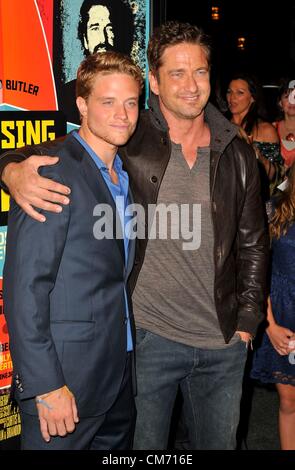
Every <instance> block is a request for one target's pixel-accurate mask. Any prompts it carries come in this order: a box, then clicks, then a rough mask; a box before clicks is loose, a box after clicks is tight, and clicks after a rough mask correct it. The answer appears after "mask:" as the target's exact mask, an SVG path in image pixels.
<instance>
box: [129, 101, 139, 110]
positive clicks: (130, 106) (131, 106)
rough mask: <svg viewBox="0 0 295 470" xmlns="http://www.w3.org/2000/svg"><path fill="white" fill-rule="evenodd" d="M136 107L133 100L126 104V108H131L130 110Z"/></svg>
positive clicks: (135, 102) (136, 103)
mask: <svg viewBox="0 0 295 470" xmlns="http://www.w3.org/2000/svg"><path fill="white" fill-rule="evenodd" d="M137 105H138V102H137V101H135V100H132V101H128V102H127V106H128V108H131V109H133V108H136V107H137Z"/></svg>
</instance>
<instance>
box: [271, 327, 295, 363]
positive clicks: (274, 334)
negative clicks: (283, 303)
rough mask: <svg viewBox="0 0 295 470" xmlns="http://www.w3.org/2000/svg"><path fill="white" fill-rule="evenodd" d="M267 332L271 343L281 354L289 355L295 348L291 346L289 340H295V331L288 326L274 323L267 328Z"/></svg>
mask: <svg viewBox="0 0 295 470" xmlns="http://www.w3.org/2000/svg"><path fill="white" fill-rule="evenodd" d="M266 333H267V335H268V337H269V340H270V342H271V344H272V345H273V347H274V348H275V350H276V351H277V352H278V353H279V354H280V355H281V356H286V355H288V354H289V353H290V352H291V351H292V350H293V349H294V348H290V347H289V342H290V341H292V340H295V333H293V331H291V330H289V329H288V328H284V327H283V326H279V325H277V324H276V323H272V324H271V325H269V326H268V327H267V328H266Z"/></svg>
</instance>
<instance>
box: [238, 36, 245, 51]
mask: <svg viewBox="0 0 295 470" xmlns="http://www.w3.org/2000/svg"><path fill="white" fill-rule="evenodd" d="M237 47H238V49H239V50H240V51H244V50H245V49H246V38H245V37H244V36H240V37H239V38H238V41H237Z"/></svg>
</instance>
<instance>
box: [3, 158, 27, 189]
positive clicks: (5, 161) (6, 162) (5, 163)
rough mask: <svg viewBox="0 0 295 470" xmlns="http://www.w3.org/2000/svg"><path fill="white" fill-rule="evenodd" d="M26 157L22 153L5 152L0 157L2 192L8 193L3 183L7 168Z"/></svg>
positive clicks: (4, 182)
mask: <svg viewBox="0 0 295 470" xmlns="http://www.w3.org/2000/svg"><path fill="white" fill-rule="evenodd" d="M25 158H26V156H25V155H24V154H23V153H13V152H5V153H3V154H2V155H0V186H1V188H2V189H4V191H6V192H8V187H7V185H6V181H5V172H6V170H7V167H8V166H9V165H10V164H12V163H19V162H22V161H23V160H24V159H25Z"/></svg>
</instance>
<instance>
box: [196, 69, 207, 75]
mask: <svg viewBox="0 0 295 470" xmlns="http://www.w3.org/2000/svg"><path fill="white" fill-rule="evenodd" d="M207 73H208V70H207V69H199V70H197V74H198V75H207Z"/></svg>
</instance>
